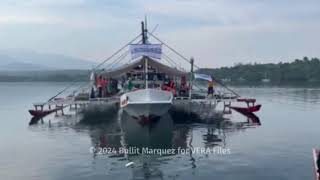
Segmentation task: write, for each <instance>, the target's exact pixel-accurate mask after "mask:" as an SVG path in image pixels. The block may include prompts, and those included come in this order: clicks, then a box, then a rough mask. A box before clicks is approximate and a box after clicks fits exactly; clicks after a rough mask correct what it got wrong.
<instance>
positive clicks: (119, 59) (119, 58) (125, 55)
mask: <svg viewBox="0 0 320 180" xmlns="http://www.w3.org/2000/svg"><path fill="white" fill-rule="evenodd" d="M141 42H142V40H139V41H138V42H137V44H139V43H141ZM130 44H131V43H130ZM129 52H130V50H127V51H125V52H124V53H123V54H122V55H120V56H119V57H118V58H117V59H115V60H114V61H113V62H112V63H110V64H109V66H111V68H109V69H106V70H112V69H113V66H114V65H115V63H119V62H120V61H121V60H123V59H124V58H126V57H127V55H128V54H129Z"/></svg>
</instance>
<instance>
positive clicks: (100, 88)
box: [97, 76, 102, 98]
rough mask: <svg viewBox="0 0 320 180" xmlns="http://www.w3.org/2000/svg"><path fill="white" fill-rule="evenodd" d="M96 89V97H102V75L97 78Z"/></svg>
mask: <svg viewBox="0 0 320 180" xmlns="http://www.w3.org/2000/svg"><path fill="white" fill-rule="evenodd" d="M97 89H98V97H99V98H101V97H102V76H99V78H98V79H97Z"/></svg>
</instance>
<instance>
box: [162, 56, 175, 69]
mask: <svg viewBox="0 0 320 180" xmlns="http://www.w3.org/2000/svg"><path fill="white" fill-rule="evenodd" d="M163 59H164V60H165V61H167V62H168V63H169V64H170V65H171V66H172V67H175V65H174V64H172V62H170V61H169V60H168V59H166V58H165V57H163Z"/></svg>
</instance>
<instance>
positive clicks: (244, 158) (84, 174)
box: [0, 83, 320, 180]
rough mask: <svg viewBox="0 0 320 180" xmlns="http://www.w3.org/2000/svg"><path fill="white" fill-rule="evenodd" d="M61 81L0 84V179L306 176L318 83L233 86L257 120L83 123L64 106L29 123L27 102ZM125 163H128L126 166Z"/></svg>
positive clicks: (314, 139)
mask: <svg viewBox="0 0 320 180" xmlns="http://www.w3.org/2000/svg"><path fill="white" fill-rule="evenodd" d="M65 86H66V83H0V117H1V126H0V179H1V180H18V179H19V180H20V179H23V180H38V179H39V180H43V179H46V180H60V179H61V180H62V179H69V180H73V179H74V180H83V179H97V180H98V179H113V180H116V179H181V180H188V179H190V180H191V179H208V180H209V179H238V180H240V179H243V180H248V179H260V180H262V179H263V180H269V179H283V180H287V179H291V180H293V179H296V180H301V179H305V180H307V179H314V177H313V167H312V154H311V150H312V148H313V147H320V140H319V139H320V118H319V116H320V89H316V88H314V89H312V88H236V90H237V92H239V94H241V95H243V96H245V97H253V98H256V99H257V100H258V102H259V103H261V104H262V110H261V111H260V112H258V113H257V116H258V117H259V118H260V121H261V126H257V125H253V124H252V123H250V121H249V122H248V121H247V118H245V117H243V116H241V115H239V114H238V113H236V112H232V114H231V115H227V116H226V118H228V119H229V120H226V121H224V122H217V123H213V124H210V125H207V124H174V123H173V122H172V121H173V120H172V118H171V116H170V115H169V114H168V115H166V116H164V117H163V118H162V119H160V120H159V121H158V123H156V124H154V125H153V126H152V127H146V126H141V125H140V124H138V123H137V122H136V121H135V120H134V119H130V118H129V117H128V116H127V115H126V114H122V115H121V116H120V115H114V116H112V115H105V116H103V117H102V119H104V120H105V123H102V124H95V125H88V124H87V125H85V124H80V123H78V120H79V118H80V117H79V116H75V115H72V114H73V113H72V112H67V114H68V116H65V117H61V116H60V117H54V115H52V116H48V117H46V118H45V119H44V122H43V123H41V122H39V123H38V124H35V125H32V126H29V121H30V119H31V117H30V115H29V113H28V112H27V110H28V109H30V108H32V103H33V102H38V101H45V100H46V99H48V97H50V96H52V95H54V94H55V93H56V92H58V91H59V90H61V89H63V88H64V87H65ZM218 108H219V107H218ZM100 118H101V117H100ZM49 120H50V123H49ZM92 147H109V148H110V149H109V150H119V149H121V148H122V147H136V148H142V147H150V148H158V149H171V148H175V149H178V148H181V149H186V148H193V149H201V148H211V149H215V150H217V151H219V152H218V153H203V152H194V153H182V152H181V153H176V154H173V155H166V156H159V155H157V154H154V155H145V154H143V155H142V154H139V155H133V154H131V155H126V156H124V155H119V154H110V153H109V154H99V153H92V152H90V149H91V148H92ZM220 150H228V152H227V153H221V152H220ZM129 162H134V164H133V165H132V166H130V167H126V164H127V163H129Z"/></svg>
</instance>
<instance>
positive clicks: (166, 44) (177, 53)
mask: <svg viewBox="0 0 320 180" xmlns="http://www.w3.org/2000/svg"><path fill="white" fill-rule="evenodd" d="M148 34H150V35H151V36H152V37H153V38H155V39H156V40H158V41H159V42H161V43H162V44H164V45H165V46H166V47H167V48H169V49H170V50H171V51H173V52H174V53H176V54H177V55H178V56H180V57H181V58H182V59H184V60H185V61H187V62H189V63H190V61H189V60H188V59H187V58H186V57H184V56H183V55H182V54H180V53H179V52H177V51H176V50H175V49H173V48H172V47H170V46H169V45H168V44H166V43H165V42H163V41H161V40H160V39H159V38H158V37H156V36H155V35H153V34H152V33H150V32H148ZM193 65H194V67H196V68H198V69H200V67H199V66H197V65H196V64H193ZM215 80H216V82H217V83H218V84H220V85H221V86H222V87H224V88H226V89H227V90H229V91H230V92H232V93H233V94H235V95H236V96H238V97H240V95H239V94H238V93H236V92H235V91H233V90H232V89H230V88H228V87H227V86H226V85H224V84H223V83H222V82H220V81H219V80H217V79H215Z"/></svg>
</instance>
